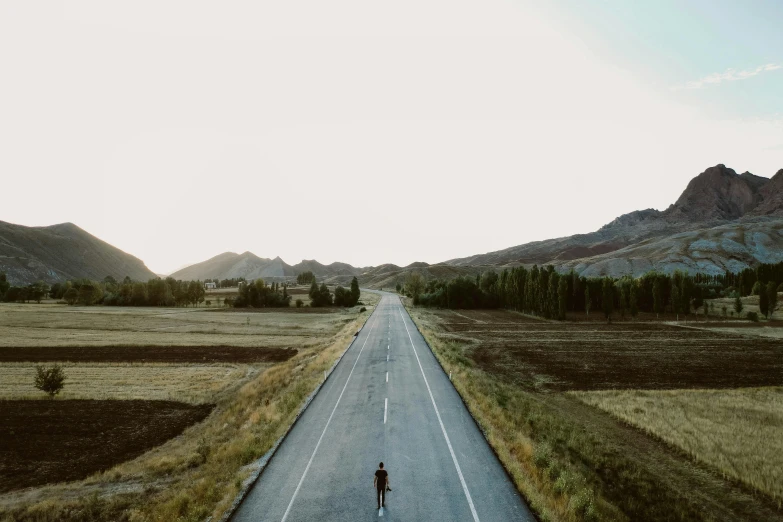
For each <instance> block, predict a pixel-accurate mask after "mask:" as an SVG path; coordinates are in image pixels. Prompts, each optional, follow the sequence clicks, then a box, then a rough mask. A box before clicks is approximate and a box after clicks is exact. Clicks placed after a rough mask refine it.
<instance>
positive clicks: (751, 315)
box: [745, 312, 759, 323]
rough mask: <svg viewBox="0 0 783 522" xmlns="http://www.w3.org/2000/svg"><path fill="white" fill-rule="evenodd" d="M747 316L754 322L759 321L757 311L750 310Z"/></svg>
mask: <svg viewBox="0 0 783 522" xmlns="http://www.w3.org/2000/svg"><path fill="white" fill-rule="evenodd" d="M745 317H747V318H748V321H751V322H753V323H758V322H759V314H757V313H756V312H748V315H746V316H745Z"/></svg>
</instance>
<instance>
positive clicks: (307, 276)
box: [296, 270, 315, 285]
mask: <svg viewBox="0 0 783 522" xmlns="http://www.w3.org/2000/svg"><path fill="white" fill-rule="evenodd" d="M313 281H315V274H314V273H312V272H311V271H309V270H308V271H307V272H302V273H301V274H297V275H296V284H298V285H306V284H308V283H313Z"/></svg>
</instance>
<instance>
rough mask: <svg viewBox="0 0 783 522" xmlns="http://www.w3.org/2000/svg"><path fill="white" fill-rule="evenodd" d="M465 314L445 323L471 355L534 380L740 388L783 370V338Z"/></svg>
mask: <svg viewBox="0 0 783 522" xmlns="http://www.w3.org/2000/svg"><path fill="white" fill-rule="evenodd" d="M459 313H460V314H461V315H462V316H463V317H461V316H460V315H456V313H454V314H455V315H454V317H455V320H454V321H449V322H446V323H444V324H443V326H442V327H443V330H444V331H445V332H446V333H448V334H451V335H452V336H453V337H454V338H455V339H459V340H463V341H466V342H468V343H473V344H474V346H472V348H471V349H470V356H471V358H472V359H473V361H475V363H476V364H478V365H479V366H480V367H481V368H483V369H484V370H486V371H488V372H490V373H492V374H496V375H502V376H503V377H504V378H506V379H509V380H511V381H513V382H515V383H517V384H520V385H523V386H528V387H534V388H540V389H547V390H558V391H563V390H605V389H677V388H736V387H745V386H772V385H777V384H780V383H781V375H783V343H781V342H779V341H775V340H773V339H759V338H752V337H749V336H744V335H738V334H729V333H727V332H714V331H710V330H709V329H706V328H698V329H695V328H682V327H679V326H675V325H671V324H662V323H650V322H644V323H634V322H624V323H620V322H618V323H613V324H610V325H608V324H606V323H601V324H589V325H588V324H579V323H576V324H575V323H568V322H563V323H558V322H545V321H539V320H536V319H531V318H528V317H525V316H522V315H519V314H515V313H512V312H506V311H473V312H472V313H470V316H467V315H466V314H467V312H459ZM710 324H716V323H710ZM717 324H719V323H717Z"/></svg>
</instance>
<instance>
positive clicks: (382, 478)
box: [375, 469, 389, 489]
mask: <svg viewBox="0 0 783 522" xmlns="http://www.w3.org/2000/svg"><path fill="white" fill-rule="evenodd" d="M388 476H389V474H388V473H386V470H385V469H379V470H378V471H376V472H375V478H377V479H378V481H377V482H376V484H375V487H376V488H378V489H383V488H385V487H386V477H388Z"/></svg>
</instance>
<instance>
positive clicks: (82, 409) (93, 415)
mask: <svg viewBox="0 0 783 522" xmlns="http://www.w3.org/2000/svg"><path fill="white" fill-rule="evenodd" d="M212 408H213V405H211V404H202V405H198V406H193V405H190V404H184V403H180V402H172V401H96V400H70V401H58V400H40V401H25V400H21V401H0V492H6V491H10V490H13V489H19V488H25V487H30V486H38V485H42V484H47V483H52V482H61V481H68V480H78V479H82V478H85V477H87V476H89V475H91V474H93V473H95V472H98V471H102V470H105V469H108V468H111V467H112V466H114V465H115V464H118V463H120V462H123V461H126V460H130V459H133V458H136V457H138V456H139V455H141V454H142V453H144V452H146V451H147V450H149V449H151V448H153V447H155V446H157V445H159V444H162V443H163V442H165V441H167V440H168V439H170V438H172V437H176V436H177V435H179V434H180V433H182V431H183V430H184V429H185V428H187V427H188V426H190V425H192V424H195V423H197V422H200V421H202V420H203V419H204V418H206V417H207V416H208V415H209V414H210V412H211V411H212Z"/></svg>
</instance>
